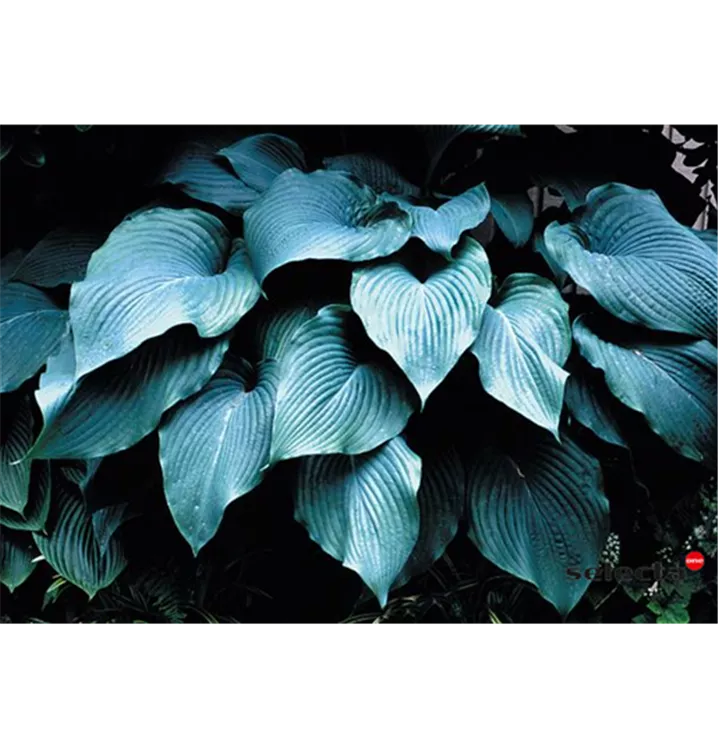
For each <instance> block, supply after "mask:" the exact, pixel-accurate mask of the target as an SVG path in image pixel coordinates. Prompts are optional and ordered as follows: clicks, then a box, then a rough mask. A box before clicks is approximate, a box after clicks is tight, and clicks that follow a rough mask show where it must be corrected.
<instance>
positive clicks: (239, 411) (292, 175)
mask: <svg viewBox="0 0 718 750" xmlns="http://www.w3.org/2000/svg"><path fill="white" fill-rule="evenodd" d="M413 136H414V137H415V138H414V140H413V141H411V142H413V143H415V144H423V147H421V148H419V150H417V152H416V153H414V154H413V155H412V156H411V158H410V159H407V160H404V162H403V164H399V163H396V164H395V163H392V160H391V158H387V155H386V154H378V153H373V152H372V151H369V150H365V151H358V152H353V151H352V152H350V153H341V154H337V153H316V152H315V151H312V152H307V150H305V148H304V147H303V146H302V145H300V144H299V143H297V142H295V141H294V140H291V139H289V138H288V137H286V136H284V135H280V134H275V133H259V134H254V135H251V136H247V137H244V138H241V139H240V140H238V141H235V142H232V141H229V142H227V141H226V140H222V139H220V140H221V142H220V143H218V142H217V141H216V140H215V139H209V140H207V141H203V142H193V143H189V144H187V145H186V147H184V148H183V149H181V150H180V152H179V153H177V154H174V155H173V156H172V159H171V160H170V162H169V163H168V164H167V166H166V168H165V169H164V170H163V171H162V172H161V174H159V175H158V177H157V179H156V180H155V182H154V185H155V188H156V194H155V195H154V196H153V199H152V203H151V204H150V205H144V206H139V207H136V209H135V210H133V211H132V212H131V213H129V214H128V215H127V217H126V218H125V219H124V221H122V222H121V223H120V224H119V225H118V226H116V227H115V228H114V229H112V231H111V232H109V235H108V236H103V235H100V236H98V234H97V232H96V230H95V229H92V228H90V227H88V228H87V229H83V228H79V229H72V230H66V229H62V230H60V229H58V230H57V231H56V232H54V233H53V234H52V235H51V236H48V237H46V238H45V239H43V240H41V241H40V242H39V243H38V244H37V245H36V246H35V247H34V248H33V249H31V250H30V251H29V252H28V253H26V254H23V253H13V254H11V255H8V256H7V257H6V258H5V259H4V263H3V280H2V286H1V287H0V307H1V312H0V347H1V349H2V369H1V376H0V387H1V389H2V393H3V394H4V395H3V397H2V398H3V402H2V407H3V432H2V470H3V482H2V497H1V498H0V504H1V505H2V517H1V520H2V525H3V542H2V543H3V556H2V566H1V567H2V580H3V582H6V583H8V585H9V586H10V587H11V588H14V587H15V586H19V585H20V584H21V583H22V582H23V581H24V580H25V579H26V578H27V577H28V576H29V575H30V573H31V572H32V566H33V565H36V564H37V561H38V558H42V562H45V563H47V564H49V565H50V566H51V567H52V568H53V569H54V570H55V571H56V572H57V573H58V574H59V575H60V576H61V577H62V579H63V580H65V581H68V582H69V583H70V584H72V585H74V586H76V587H79V588H81V589H82V590H84V591H85V592H86V594H87V595H88V597H90V599H91V600H93V601H95V597H97V601H98V602H100V605H101V609H102V608H104V609H105V610H107V609H108V608H109V609H110V610H112V608H113V606H114V605H113V604H112V603H111V602H109V600H108V597H113V601H115V602H117V601H121V602H123V606H125V607H126V609H127V610H128V611H130V610H132V611H137V612H138V613H142V612H146V611H147V610H150V609H153V608H154V609H159V611H160V612H162V613H164V616H165V617H166V619H168V620H172V621H175V620H181V619H182V616H183V613H184V610H182V608H181V607H180V606H179V604H178V603H177V600H176V599H175V598H173V595H172V594H171V592H170V590H169V589H166V587H165V585H164V584H160V583H158V582H157V580H156V579H150V578H148V577H147V575H145V576H144V577H140V578H138V579H137V580H136V581H134V583H132V584H131V585H130V587H129V589H127V590H122V591H120V590H119V589H118V588H117V586H118V584H117V581H118V580H119V579H118V577H119V576H120V575H121V574H122V573H123V571H125V569H126V567H127V564H128V558H129V557H131V550H130V549H128V548H125V547H124V546H123V544H122V533H121V529H122V527H123V525H124V524H125V522H126V521H127V520H128V519H129V518H132V517H136V515H137V514H138V513H139V514H141V513H142V512H143V511H142V508H141V507H140V508H139V509H138V507H137V505H138V504H137V503H136V502H133V501H136V498H135V497H132V496H123V495H122V494H121V493H119V492H115V493H112V495H113V496H112V497H105V498H104V499H103V498H100V501H98V498H97V492H93V477H95V476H96V474H97V472H98V471H101V470H102V467H103V466H107V462H108V461H111V460H112V459H111V457H112V456H113V455H115V454H119V453H122V452H124V451H128V450H130V449H132V448H133V446H136V445H137V444H139V443H140V441H143V439H146V438H148V436H152V435H158V441H157V446H158V447H157V448H156V453H155V460H156V461H157V462H159V466H160V467H161V474H162V486H163V492H164V496H165V498H166V501H167V505H168V507H169V511H170V513H171V517H172V519H173V520H174V523H175V525H176V528H177V530H178V532H179V534H181V536H182V537H184V539H185V540H186V542H187V544H188V545H189V547H190V548H191V550H192V552H193V553H194V554H195V555H197V554H198V553H199V552H200V550H203V549H204V548H205V547H206V546H207V545H208V544H210V543H211V542H212V540H213V539H214V537H215V536H216V534H217V532H218V530H219V528H220V525H221V524H222V521H223V517H224V514H225V511H226V509H227V507H228V506H229V505H230V504H231V503H233V502H235V501H237V500H239V499H240V498H242V497H244V496H246V495H247V494H248V493H250V492H252V491H253V490H254V489H255V488H257V487H259V486H260V485H261V484H262V482H263V480H264V479H265V477H266V475H267V474H268V473H269V472H272V471H273V470H274V467H276V465H277V464H279V463H282V462H288V461H292V462H293V464H294V465H295V468H296V471H295V473H294V490H293V494H294V499H295V518H296V520H297V521H298V522H299V523H300V524H302V525H303V526H304V527H305V528H306V530H307V532H308V534H309V535H310V537H311V538H312V539H313V540H314V541H315V542H316V543H317V544H319V545H320V546H321V547H322V549H323V550H324V551H325V552H326V553H327V554H329V555H331V556H332V557H334V558H336V559H338V560H340V561H341V562H342V563H343V564H344V565H345V566H346V567H347V568H350V569H351V570H354V571H356V573H357V574H358V575H359V576H361V578H362V579H363V581H364V582H365V583H366V585H367V586H368V587H369V589H370V590H371V591H372V592H373V594H374V595H375V597H376V599H377V600H378V602H379V605H380V607H382V608H383V607H385V606H386V605H387V602H389V600H390V595H391V597H392V599H391V602H392V603H391V607H392V608H394V607H395V606H396V598H395V597H394V595H393V594H392V592H393V591H396V590H398V589H400V587H401V586H403V585H405V584H406V583H407V582H408V581H410V580H411V579H412V578H414V577H416V576H418V575H421V574H422V573H424V572H425V571H426V570H427V569H428V568H430V566H431V565H432V564H433V563H434V562H435V561H436V560H438V559H439V558H441V557H442V555H443V554H444V552H445V550H446V548H447V545H448V544H449V543H450V542H451V541H452V539H454V537H455V536H456V535H457V533H458V532H459V529H460V527H463V526H466V528H467V530H468V535H469V537H470V539H471V540H472V541H473V543H474V545H475V546H476V548H477V549H478V553H477V554H478V555H481V556H483V557H484V558H486V559H487V560H488V561H490V562H491V564H493V565H494V566H497V567H498V568H500V569H502V570H503V571H506V572H507V573H508V574H510V575H511V576H513V577H515V578H517V579H520V580H521V581H523V582H527V583H528V584H531V585H533V586H535V587H536V589H537V590H538V592H539V593H540V595H541V596H542V597H544V598H545V599H546V600H547V601H548V602H550V603H551V604H552V605H553V606H554V607H555V608H556V610H558V612H559V613H560V614H561V615H562V616H564V617H565V616H567V615H568V613H569V612H570V611H571V610H572V609H573V608H574V606H575V605H576V604H577V602H578V601H579V600H580V599H581V598H582V596H583V595H584V593H585V591H586V589H587V587H588V585H589V580H588V579H587V578H585V577H583V576H579V577H578V578H577V577H575V576H570V575H567V570H568V569H569V568H577V569H579V570H585V569H587V568H591V567H594V566H596V565H597V563H598V561H599V557H600V555H601V554H602V551H603V550H604V548H605V546H606V540H607V536H608V533H609V528H610V521H609V509H610V504H609V497H607V494H606V491H605V489H604V484H603V477H602V468H601V464H600V461H599V460H598V458H597V456H596V455H594V454H593V453H592V452H591V451H590V450H589V449H588V448H587V447H586V445H585V442H584V441H582V440H581V436H580V431H581V429H580V428H582V429H584V430H588V431H591V432H593V433H595V435H596V436H597V438H599V439H600V441H603V442H606V443H608V444H611V445H613V446H617V447H619V448H620V449H622V450H626V451H631V450H632V448H633V447H634V445H635V442H636V441H641V440H642V439H643V437H642V433H641V431H640V430H636V429H633V428H632V427H630V428H629V426H628V425H629V423H630V424H631V425H633V424H634V423H635V420H638V421H639V422H640V425H641V429H643V430H644V431H645V432H646V433H649V432H653V433H654V434H655V435H657V436H658V437H659V438H660V439H661V440H662V441H664V442H665V444H666V445H667V446H669V447H670V448H671V449H672V450H673V451H675V452H676V453H678V454H680V455H681V456H683V457H685V458H686V459H687V460H689V461H691V462H693V464H694V466H695V471H696V472H701V471H713V470H714V469H715V460H716V345H715V344H716V309H717V302H718V291H717V288H716V257H717V255H716V247H715V236H714V235H711V234H710V233H708V234H707V235H706V234H705V233H697V232H694V231H693V230H691V229H690V228H688V227H686V226H684V225H682V224H681V223H679V222H678V221H677V220H676V219H675V218H673V216H672V215H671V214H670V213H669V211H668V210H667V208H666V206H665V205H664V203H663V202H662V200H661V198H660V197H659V195H658V194H657V193H656V192H654V191H653V190H649V189H639V188H636V187H632V186H630V185H626V184H622V183H620V182H606V181H605V178H604V177H603V176H602V177H601V178H600V179H599V180H598V181H594V182H593V183H592V180H591V176H590V175H588V176H587V175H576V174H572V173H570V172H565V171H563V170H562V169H557V170H555V171H551V170H546V169H545V165H543V164H537V165H534V167H535V169H534V168H533V167H532V168H531V169H527V170H526V172H525V173H521V174H513V171H515V167H511V166H510V165H511V164H514V162H512V161H511V160H506V161H502V159H501V155H502V153H505V149H509V150H510V149H511V148H512V147H511V146H510V145H508V146H507V145H506V144H511V142H512V140H513V142H516V143H519V142H521V140H522V139H523V138H524V137H525V136H524V135H523V134H522V132H521V130H520V128H518V126H470V127H449V126H442V127H427V128H421V129H419V130H418V131H415V132H413ZM528 137H529V138H530V135H529V136H528ZM407 165H410V166H409V170H408V171H407ZM317 167H319V168H317ZM412 171H413V173H410V172H412ZM547 187H550V188H552V190H554V191H555V192H557V193H558V194H560V195H563V197H564V199H565V200H564V201H563V202H562V203H561V204H560V206H559V208H556V207H555V205H554V206H551V207H548V208H546V210H545V211H544V212H541V213H539V215H538V216H535V214H536V213H537V211H536V207H535V206H534V204H533V202H532V200H531V199H530V197H529V196H530V191H532V190H534V191H535V190H536V189H537V188H538V189H539V190H540V191H543V190H545V189H546V188H547ZM180 195H181V196H182V197H181V198H180V197H179V196H180ZM554 203H555V202H554ZM68 286H69V294H68V293H67V288H68ZM38 373H39V377H38ZM6 413H7V414H8V415H9V416H8V419H7V420H6V419H5V414H6ZM632 420H633V421H632ZM50 478H51V479H52V481H51V479H50ZM267 501H271V499H268V500H267ZM140 506H141V504H140ZM210 550H211V548H210ZM35 553H37V554H35ZM130 562H131V560H130ZM153 580H154V582H155V583H156V584H157V585H155V583H152V581H153ZM511 580H514V581H515V579H511ZM460 585H462V584H460ZM521 585H522V586H524V584H521ZM524 587H525V586H524ZM511 596H515V595H512V594H508V595H506V596H504V595H502V594H500V593H496V594H495V595H494V598H495V599H496V601H495V602H494V604H495V605H497V608H498V607H499V606H503V603H505V602H506V601H507V600H510V598H511ZM484 599H485V598H484ZM450 600H451V597H448V598H447V596H445V597H443V600H442V602H441V606H444V605H446V603H447V601H448V602H450ZM482 601H484V600H482ZM108 602H109V603H108ZM408 602H409V604H410V605H411V607H414V605H415V604H416V600H408ZM514 603H515V602H514ZM405 604H406V602H405ZM407 606H408V605H407ZM411 607H410V608H411ZM452 611H453V610H452ZM480 611H481V612H482V613H483V614H481V615H480V616H478V617H476V616H475V612H476V610H474V615H472V617H475V619H479V620H481V621H491V622H496V621H504V620H502V619H501V616H500V615H499V614H497V613H496V609H495V608H492V606H490V604H489V605H486V606H484V604H482V609H481V610H480ZM462 617H463V615H462ZM680 617H682V615H681V616H680ZM138 619H142V617H141V616H138ZM679 619H680V618H679Z"/></svg>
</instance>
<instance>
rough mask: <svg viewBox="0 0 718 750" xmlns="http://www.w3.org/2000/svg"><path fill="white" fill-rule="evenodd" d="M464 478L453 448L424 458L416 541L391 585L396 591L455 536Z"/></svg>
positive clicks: (431, 562)
mask: <svg viewBox="0 0 718 750" xmlns="http://www.w3.org/2000/svg"><path fill="white" fill-rule="evenodd" d="M464 475H465V471H464V466H463V463H462V461H461V458H460V456H459V454H458V453H457V452H456V450H455V449H454V448H446V449H444V450H442V451H441V452H439V453H438V454H436V455H433V456H431V457H429V458H425V459H423V461H422V469H421V485H420V486H419V494H418V501H419V512H420V516H421V524H420V527H419V538H418V539H417V541H416V544H415V545H414V549H413V550H412V552H411V555H410V557H409V559H408V560H407V562H406V565H405V566H404V568H403V570H402V571H401V573H400V574H399V575H398V576H397V578H396V580H395V582H394V586H395V587H396V588H398V587H399V586H403V585H404V584H405V583H407V582H408V581H409V579H411V578H412V577H413V576H415V575H419V574H420V573H423V572H424V571H426V570H428V569H429V568H430V567H431V566H432V565H433V564H434V563H435V562H436V561H437V560H438V559H439V558H440V557H441V556H442V555H443V554H444V550H446V548H447V547H448V546H449V543H450V542H451V541H452V540H453V538H454V537H455V536H456V532H457V531H458V528H459V519H460V518H461V517H462V515H463V513H464V502H465V498H466V477H465V476H464Z"/></svg>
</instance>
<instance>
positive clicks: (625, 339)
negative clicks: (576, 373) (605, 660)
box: [573, 316, 717, 468]
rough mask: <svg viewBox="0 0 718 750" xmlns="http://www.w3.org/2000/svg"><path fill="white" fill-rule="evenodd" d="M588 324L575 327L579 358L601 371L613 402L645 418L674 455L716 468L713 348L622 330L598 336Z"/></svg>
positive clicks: (579, 321)
mask: <svg viewBox="0 0 718 750" xmlns="http://www.w3.org/2000/svg"><path fill="white" fill-rule="evenodd" d="M594 329H595V322H594V326H593V327H592V326H591V320H590V318H588V317H587V316H580V317H579V318H577V319H576V320H575V321H574V325H573V332H574V338H575V340H576V343H577V344H578V347H579V349H580V351H581V354H582V355H583V356H584V357H585V358H586V359H587V360H588V361H589V362H590V363H591V364H592V365H593V366H594V367H596V368H599V369H601V370H603V372H604V374H605V376H606V383H607V384H608V387H609V388H610V389H611V391H612V393H613V395H614V396H616V398H617V399H618V400H619V401H621V402H622V403H624V404H625V405H626V406H628V407H629V408H631V409H634V410H635V411H637V412H640V413H641V414H643V415H644V417H645V418H646V421H647V422H648V424H649V426H650V427H651V429H652V430H653V431H654V432H655V433H656V434H657V435H660V437H662V438H663V440H664V441H665V442H666V443H667V444H668V445H670V446H671V447H672V448H673V449H674V450H675V451H677V452H678V453H681V454H682V455H684V456H686V457H687V458H691V459H693V460H695V461H700V462H702V463H704V464H705V465H706V466H708V467H710V468H715V465H716V354H717V352H716V348H715V346H713V345H712V344H711V343H709V342H708V341H695V340H691V339H687V338H686V337H683V336H665V335H664V336H661V337H657V336H656V335H655V334H651V333H650V332H648V331H641V330H640V329H634V328H630V329H629V327H628V326H626V327H625V329H624V330H621V329H619V330H618V331H616V329H615V325H614V326H612V330H613V335H612V336H611V338H610V339H609V338H608V337H603V336H599V335H598V334H597V332H596V330H594Z"/></svg>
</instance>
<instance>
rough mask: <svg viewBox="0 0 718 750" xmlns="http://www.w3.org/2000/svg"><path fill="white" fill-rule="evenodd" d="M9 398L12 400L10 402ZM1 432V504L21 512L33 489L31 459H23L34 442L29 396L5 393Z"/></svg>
mask: <svg viewBox="0 0 718 750" xmlns="http://www.w3.org/2000/svg"><path fill="white" fill-rule="evenodd" d="M9 399H13V401H10V400H9ZM2 413H3V430H2V431H0V470H2V474H1V475H0V480H1V481H0V506H1V507H3V508H7V509H8V510H11V511H14V512H15V513H19V514H22V513H23V511H24V509H25V506H26V505H27V501H28V496H29V495H28V492H29V489H30V461H21V459H22V458H23V457H24V456H25V454H26V453H27V452H28V450H29V448H30V446H31V445H32V442H33V439H34V435H33V428H34V419H33V414H32V405H31V403H30V398H29V396H27V395H22V396H20V397H19V398H18V399H17V400H15V399H14V397H12V396H4V397H3V401H2Z"/></svg>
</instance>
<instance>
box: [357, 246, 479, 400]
mask: <svg viewBox="0 0 718 750" xmlns="http://www.w3.org/2000/svg"><path fill="white" fill-rule="evenodd" d="M490 294H491V270H490V268H489V260H488V258H487V257H486V253H485V252H484V249H483V248H482V247H481V245H479V243H478V242H476V241H475V240H473V239H471V238H470V237H467V238H465V239H464V240H463V242H462V243H461V245H460V246H459V248H458V249H457V252H456V258H455V259H454V260H453V261H452V262H451V263H449V264H448V265H446V267H444V268H442V269H440V270H439V271H437V272H436V273H434V274H432V275H431V276H429V278H428V279H427V280H426V281H424V282H422V281H420V280H419V279H418V278H417V277H416V276H415V275H414V274H413V273H412V272H411V271H410V270H408V269H407V267H406V265H405V264H402V263H399V262H392V263H377V264H375V265H374V266H369V267H366V268H359V269H357V270H356V271H354V275H353V277H352V286H351V302H352V307H353V308H354V311H355V312H356V313H357V315H358V316H359V317H360V318H361V320H362V322H363V323H364V328H365V329H366V331H367V333H368V334H369V338H371V340H372V341H373V342H374V343H375V344H376V345H377V346H378V347H379V348H380V349H383V350H384V351H386V352H388V353H389V354H390V355H391V356H392V357H393V359H394V361H395V362H396V363H397V364H398V365H399V367H401V369H402V370H403V371H404V372H405V373H406V375H407V377H408V378H409V380H410V381H411V382H412V384H413V385H414V387H415V388H416V390H417V392H418V393H419V396H420V397H421V401H422V404H423V403H425V402H426V399H427V398H428V397H429V394H430V393H431V392H432V391H433V390H434V389H435V388H436V387H437V386H438V385H439V384H440V383H441V382H442V380H443V379H444V378H445V377H446V375H447V374H448V373H449V371H450V370H451V369H452V367H453V366H454V365H455V364H456V363H457V362H458V360H459V357H460V356H461V355H462V354H463V353H464V352H465V351H466V350H467V349H468V348H469V347H470V346H471V344H472V343H473V342H474V341H475V340H476V337H477V335H478V332H479V326H480V324H481V316H482V313H483V311H484V308H485V307H486V302H487V300H488V298H489V295H490Z"/></svg>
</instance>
